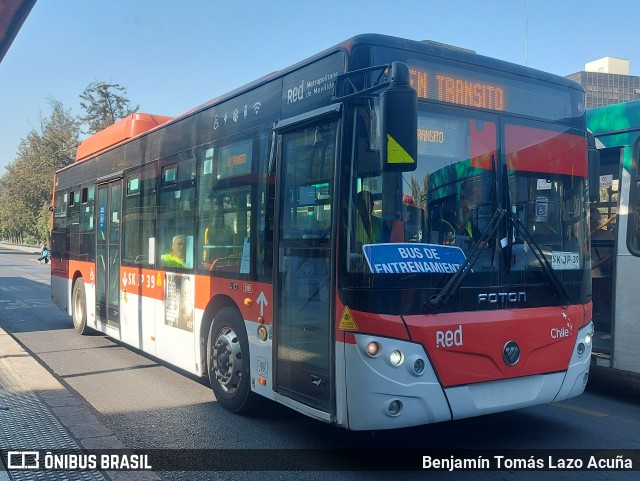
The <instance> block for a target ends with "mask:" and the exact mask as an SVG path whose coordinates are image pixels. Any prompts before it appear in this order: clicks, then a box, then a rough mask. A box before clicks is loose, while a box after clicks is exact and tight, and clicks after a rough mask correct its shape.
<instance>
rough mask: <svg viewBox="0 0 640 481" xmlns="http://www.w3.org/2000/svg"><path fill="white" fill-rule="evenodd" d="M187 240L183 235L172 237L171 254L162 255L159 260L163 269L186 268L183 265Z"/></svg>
mask: <svg viewBox="0 0 640 481" xmlns="http://www.w3.org/2000/svg"><path fill="white" fill-rule="evenodd" d="M186 245H187V238H186V237H185V236H184V235H177V236H174V237H173V239H172V241H171V252H167V253H166V254H162V255H161V256H160V260H161V262H162V265H163V266H165V267H187V265H186V264H185V252H186Z"/></svg>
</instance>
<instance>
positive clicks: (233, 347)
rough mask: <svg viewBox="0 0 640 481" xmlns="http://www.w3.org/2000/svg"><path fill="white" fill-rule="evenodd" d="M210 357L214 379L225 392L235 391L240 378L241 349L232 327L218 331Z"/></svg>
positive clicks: (231, 392)
mask: <svg viewBox="0 0 640 481" xmlns="http://www.w3.org/2000/svg"><path fill="white" fill-rule="evenodd" d="M211 357H212V366H213V374H214V376H215V379H216V381H217V382H218V384H219V385H220V387H221V388H222V389H223V390H224V391H225V392H226V393H228V394H233V393H235V392H236V390H237V389H238V386H240V380H241V378H242V350H241V348H240V340H239V339H238V336H237V335H236V333H235V332H233V329H231V328H229V327H224V328H222V329H220V331H218V335H217V336H216V340H215V342H214V343H213V352H212V353H211Z"/></svg>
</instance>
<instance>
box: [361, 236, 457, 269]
mask: <svg viewBox="0 0 640 481" xmlns="http://www.w3.org/2000/svg"><path fill="white" fill-rule="evenodd" d="M362 250H363V252H364V256H365V258H366V259H367V263H368V264H369V268H370V269H371V272H373V273H374V274H419V273H428V274H432V273H442V274H452V273H454V272H457V271H458V269H460V266H461V265H462V264H463V263H464V261H465V259H466V258H465V256H464V252H463V251H462V249H460V248H459V247H454V246H443V245H438V244H409V243H405V244H400V243H395V244H366V245H364V246H362Z"/></svg>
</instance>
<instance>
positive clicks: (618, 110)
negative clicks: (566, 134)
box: [587, 100, 640, 136]
mask: <svg viewBox="0 0 640 481" xmlns="http://www.w3.org/2000/svg"><path fill="white" fill-rule="evenodd" d="M587 126H588V127H589V130H591V132H592V133H593V135H595V136H599V135H607V134H612V133H616V134H620V133H623V132H628V131H632V130H638V129H640V100H634V101H632V102H624V103H621V104H613V105H607V106H605V107H598V108H595V109H589V110H587Z"/></svg>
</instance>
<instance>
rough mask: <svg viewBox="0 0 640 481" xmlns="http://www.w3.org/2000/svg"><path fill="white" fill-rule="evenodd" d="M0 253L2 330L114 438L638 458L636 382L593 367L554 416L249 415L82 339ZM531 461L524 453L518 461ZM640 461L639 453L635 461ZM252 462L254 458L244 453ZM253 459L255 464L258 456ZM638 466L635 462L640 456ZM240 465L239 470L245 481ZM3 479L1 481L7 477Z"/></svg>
mask: <svg viewBox="0 0 640 481" xmlns="http://www.w3.org/2000/svg"><path fill="white" fill-rule="evenodd" d="M35 257H37V256H34V255H33V254H30V253H21V252H15V251H7V250H2V248H1V246H0V328H3V329H4V330H6V331H7V332H8V333H10V335H11V336H12V337H13V338H14V339H15V340H17V341H18V342H19V343H20V344H21V345H22V346H23V348H24V349H25V350H26V351H27V352H28V353H29V354H30V355H31V356H33V357H34V358H35V359H37V360H38V361H39V362H40V363H41V364H42V365H43V366H44V367H45V368H46V369H47V370H48V371H49V372H50V373H51V374H52V375H53V376H54V377H55V378H56V379H57V380H58V381H59V382H60V383H61V384H62V385H63V386H64V387H65V388H67V389H68V390H69V392H71V393H72V394H73V395H74V396H76V397H77V398H78V399H80V400H81V401H82V403H83V404H85V405H86V406H87V407H88V408H89V409H90V410H92V411H93V412H94V413H95V415H96V416H97V418H98V419H99V420H100V421H101V422H102V423H103V424H104V426H106V427H107V428H108V429H109V430H111V431H112V432H113V433H114V434H115V436H117V438H118V440H119V441H121V442H122V443H123V444H124V445H126V446H128V447H131V448H149V449H164V448H183V449H185V448H186V449H191V448H193V449H209V448H215V449H223V448H239V449H250V450H258V449H332V450H345V449H353V448H354V447H357V448H363V449H372V450H373V449H376V450H384V451H381V452H379V453H377V454H376V456H388V457H392V456H394V455H395V454H394V451H393V450H395V449H419V450H424V451H425V453H429V452H431V451H432V450H436V449H453V450H462V449H499V450H504V449H513V448H516V449H523V450H532V449H597V450H601V449H620V450H626V451H629V450H640V380H638V378H633V377H626V376H618V375H613V373H612V372H611V371H607V370H604V369H596V370H594V371H593V372H592V378H591V381H590V384H589V386H588V389H587V392H586V393H585V394H584V395H582V396H581V397H579V398H576V399H572V400H569V401H566V402H562V403H555V404H551V405H547V406H538V407H534V408H527V409H522V410H518V411H513V412H508V413H501V414H496V415H491V416H485V417H480V418H473V419H467V420H460V421H455V422H450V423H441V424H436V425H431V426H423V427H418V428H411V429H402V430H397V431H379V432H375V433H370V432H364V433H363V432H348V431H345V430H341V429H337V428H334V427H331V426H327V425H325V424H323V423H320V422H317V421H314V420H311V419H309V418H306V417H304V416H301V415H299V414H297V413H294V412H292V411H290V410H288V409H286V408H284V407H282V406H279V405H276V404H274V403H271V402H265V404H264V406H263V408H262V410H261V411H260V412H259V414H257V415H255V416H252V417H242V416H236V415H231V414H229V413H227V412H225V411H224V410H223V409H222V408H221V407H220V406H218V405H217V403H216V402H215V399H214V398H213V395H212V394H211V391H210V388H209V386H208V385H207V383H206V382H204V381H202V380H199V379H195V378H193V377H190V376H187V375H185V374H184V373H182V372H180V371H179V370H177V369H174V368H171V367H169V366H166V365H164V364H163V363H161V362H158V361H157V360H155V359H152V358H149V357H148V356H146V355H143V354H141V353H139V352H137V351H134V350H132V349H130V348H127V347H126V346H123V345H121V344H119V343H118V342H115V341H114V340H111V339H109V338H106V337H104V336H103V335H98V334H95V335H89V336H79V335H77V334H76V333H75V331H74V330H73V327H72V323H71V319H70V318H69V317H68V316H66V315H65V314H64V313H62V312H61V311H59V310H58V309H57V308H55V306H53V305H52V303H51V301H50V300H49V299H50V296H49V272H48V266H45V265H42V264H38V263H36V262H35V261H34V258H35ZM522 452H523V455H526V454H527V453H528V451H522ZM639 452H640V451H639ZM245 453H247V455H248V456H251V453H252V451H246V452H245ZM259 453H260V452H259V451H255V453H254V456H260V455H261V454H259ZM635 455H636V456H637V453H636V454H635ZM243 466H246V465H245V464H243V465H240V466H239V470H240V471H242V468H243ZM422 474H424V477H425V478H426V477H427V475H428V479H468V477H469V475H470V473H437V472H429V473H396V474H394V475H393V477H394V478H395V479H407V480H409V479H416V478H418V477H422V476H421V475H422ZM157 475H158V476H160V478H163V479H225V480H227V479H264V478H265V476H266V473H255V472H234V473H225V472H214V473H194V472H189V473H177V472H158V473H157ZM268 476H269V477H273V478H277V479H363V480H364V479H367V480H369V479H381V480H382V479H388V477H389V476H390V474H389V473H376V472H334V473H323V472H307V471H305V472H296V473H291V472H287V471H283V472H276V473H273V474H269V475H268ZM639 477H640V472H637V471H636V472H635V473H630V472H624V471H614V472H607V473H598V472H588V473H584V472H582V473H581V472H556V473H549V472H546V473H540V472H537V473H536V472H518V471H505V472H482V473H478V474H477V475H476V476H474V479H476V478H477V479H495V480H498V479H499V480H503V479H531V480H535V479H541V478H547V479H585V478H587V479H603V480H604V479H606V480H611V479H638V478H639ZM0 479H1V478H0Z"/></svg>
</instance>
